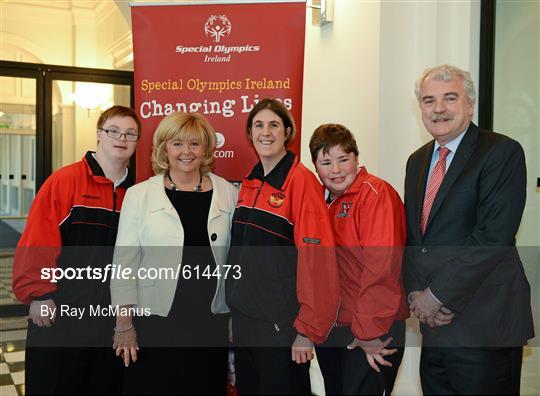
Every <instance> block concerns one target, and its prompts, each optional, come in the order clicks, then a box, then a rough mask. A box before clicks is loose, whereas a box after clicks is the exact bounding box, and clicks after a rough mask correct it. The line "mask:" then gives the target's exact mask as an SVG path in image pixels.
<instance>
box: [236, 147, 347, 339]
mask: <svg viewBox="0 0 540 396" xmlns="http://www.w3.org/2000/svg"><path fill="white" fill-rule="evenodd" d="M232 223H233V224H232V236H231V248H230V250H229V257H228V264H229V265H240V267H241V277H240V278H239V279H234V278H233V277H228V278H227V288H226V290H227V303H228V305H229V307H230V308H231V309H233V310H238V311H240V312H241V313H242V314H244V315H246V316H248V317H252V318H255V319H258V320H263V321H267V322H270V323H274V324H276V325H279V326H294V327H295V329H296V331H297V332H298V333H300V334H303V335H305V336H307V337H308V338H310V339H311V340H312V341H313V342H316V343H320V342H323V341H324V340H325V339H326V337H327V335H328V333H329V331H330V329H331V327H332V325H333V324H334V323H335V320H336V317H337V310H338V307H339V301H340V296H339V274H338V269H337V265H336V258H335V249H334V238H333V235H332V227H331V225H330V221H329V219H328V212H327V209H326V205H325V203H324V200H323V194H322V187H321V185H320V183H319V182H318V181H317V179H316V178H315V176H314V175H313V173H312V172H311V171H309V170H308V169H307V168H306V167H305V166H304V165H302V164H301V163H300V162H299V161H298V158H297V157H296V156H295V155H294V154H293V153H291V152H287V154H286V155H285V157H283V158H282V159H281V161H280V162H279V163H278V164H277V165H276V167H275V168H274V169H273V170H272V171H271V172H270V173H269V174H268V175H266V176H264V171H263V167H262V164H261V163H260V162H259V163H258V164H257V165H256V166H255V167H254V168H253V170H252V172H251V173H250V174H249V175H248V176H247V177H246V178H245V179H244V180H243V184H242V188H241V190H240V194H239V197H238V203H237V206H236V211H235V213H234V217H233V221H232Z"/></svg>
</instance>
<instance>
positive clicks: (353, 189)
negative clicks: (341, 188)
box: [343, 166, 369, 195]
mask: <svg viewBox="0 0 540 396" xmlns="http://www.w3.org/2000/svg"><path fill="white" fill-rule="evenodd" d="M368 176H369V173H368V171H367V169H366V167H365V166H361V167H360V169H359V170H358V173H357V174H356V179H354V181H353V182H352V184H351V186H350V187H349V188H348V189H347V191H345V193H344V194H343V195H345V194H356V193H357V192H359V191H360V188H361V187H362V183H363V182H364V181H365V180H366V179H367V177H368Z"/></svg>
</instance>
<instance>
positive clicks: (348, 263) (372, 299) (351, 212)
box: [328, 167, 409, 340]
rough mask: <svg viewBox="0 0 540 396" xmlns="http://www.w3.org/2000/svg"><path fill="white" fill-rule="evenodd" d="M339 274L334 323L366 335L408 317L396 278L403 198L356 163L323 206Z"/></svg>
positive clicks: (382, 331)
mask: <svg viewBox="0 0 540 396" xmlns="http://www.w3.org/2000/svg"><path fill="white" fill-rule="evenodd" d="M328 210H329V213H330V220H331V222H332V228H333V230H334V238H335V240H336V246H337V248H336V254H337V259H338V266H339V272H340V279H341V307H340V310H339V316H338V325H349V326H351V331H352V333H353V334H354V336H355V337H356V338H358V339H361V340H371V339H374V338H377V337H380V336H382V335H384V334H387V333H388V331H389V330H390V327H391V326H392V323H393V322H394V321H395V320H403V319H406V318H408V317H409V308H408V306H407V301H406V298H405V292H404V288H403V282H402V277H401V265H402V264H401V262H402V256H403V247H404V245H405V238H406V227H405V212H404V208H403V203H402V202H401V199H400V197H399V195H398V194H397V192H396V191H395V190H394V189H393V188H392V186H391V185H390V184H388V183H387V182H385V181H384V180H381V179H379V178H377V177H375V176H373V175H371V174H369V173H368V172H367V170H366V168H365V167H362V168H360V171H359V172H358V175H357V176H356V179H355V181H354V182H353V184H352V185H351V186H350V187H349V189H348V190H347V191H346V192H345V193H344V194H343V195H341V196H340V197H338V198H336V199H335V200H334V201H332V202H331V203H330V204H329V205H328Z"/></svg>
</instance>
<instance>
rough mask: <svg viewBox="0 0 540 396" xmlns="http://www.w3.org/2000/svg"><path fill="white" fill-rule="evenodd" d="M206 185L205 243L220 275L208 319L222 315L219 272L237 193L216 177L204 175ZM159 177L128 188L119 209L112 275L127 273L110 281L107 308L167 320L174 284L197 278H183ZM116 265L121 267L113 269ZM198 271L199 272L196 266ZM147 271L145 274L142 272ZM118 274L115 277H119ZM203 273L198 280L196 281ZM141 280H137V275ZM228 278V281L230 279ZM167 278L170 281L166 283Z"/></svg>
mask: <svg viewBox="0 0 540 396" xmlns="http://www.w3.org/2000/svg"><path fill="white" fill-rule="evenodd" d="M208 176H209V177H210V180H211V181H212V188H213V193H212V201H211V203H210V210H209V213H208V225H207V227H208V239H209V241H210V246H211V249H212V253H213V256H214V259H215V262H216V265H217V267H218V271H219V273H220V274H221V276H219V277H213V278H211V279H216V280H217V287H216V293H215V295H214V298H213V300H212V304H211V307H210V308H211V310H212V312H213V313H226V312H229V308H228V307H227V304H226V302H225V277H224V276H223V275H224V273H225V270H224V269H223V265H224V264H225V263H226V260H227V254H228V251H229V246H230V238H231V232H230V231H231V222H232V216H233V214H234V209H235V206H236V200H237V198H238V190H237V189H236V188H235V187H234V186H233V185H232V184H231V183H229V182H227V181H226V180H225V179H223V178H222V177H219V176H217V175H214V174H213V173H208ZM163 177H164V176H163V174H159V175H156V176H153V177H151V178H149V179H148V180H146V181H144V182H142V183H139V184H136V185H134V186H132V187H131V188H129V189H128V190H127V192H126V196H125V197H124V201H123V203H122V210H121V212H120V222H119V225H118V235H117V238H116V246H115V249H114V258H113V264H115V266H114V267H113V268H116V269H117V270H118V269H120V270H121V271H126V270H125V269H126V268H129V269H130V270H131V273H130V275H129V276H124V277H125V278H127V279H119V278H120V277H119V276H118V274H115V276H114V278H113V277H111V302H112V305H113V306H117V305H120V306H121V305H131V304H133V305H135V306H136V307H137V308H149V310H150V312H151V313H152V314H153V315H160V316H167V315H168V313H169V311H170V309H171V306H172V303H173V299H174V295H175V292H176V287H177V284H178V278H175V277H174V276H172V272H174V273H175V275H176V274H177V275H179V277H182V276H183V277H187V276H188V275H191V276H197V274H196V273H195V271H194V269H193V270H191V271H187V272H184V273H183V271H182V270H183V269H184V270H187V269H188V268H187V267H186V268H181V267H180V265H181V263H182V246H183V244H184V230H183V228H182V223H181V221H180V217H179V216H178V213H177V212H176V210H175V209H174V207H173V205H172V203H171V202H170V200H169V198H168V197H167V195H166V193H165V187H164V185H163ZM120 265H121V267H119V266H120ZM201 267H202V266H201ZM159 268H171V269H172V270H167V271H169V273H168V274H167V275H165V273H164V272H163V273H161V274H158V275H160V276H159V278H158V279H149V277H147V276H145V275H150V277H155V275H156V273H157V271H156V270H158V271H159ZM149 269H150V271H148V270H149ZM121 271H119V272H121ZM202 272H203V268H200V274H199V276H200V277H202ZM141 274H142V276H139V275H141ZM230 275H231V274H229V275H228V276H230ZM171 278H172V279H171Z"/></svg>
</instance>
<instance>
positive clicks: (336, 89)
mask: <svg viewBox="0 0 540 396" xmlns="http://www.w3.org/2000/svg"><path fill="white" fill-rule="evenodd" d="M311 12H312V10H311V9H309V8H308V11H307V15H306V50H305V62H304V93H303V112H302V146H301V147H302V149H301V150H302V160H303V161H304V163H305V164H306V165H307V166H309V167H311V169H312V170H313V169H314V168H313V166H312V163H311V158H310V154H309V138H310V137H311V134H312V132H313V131H314V129H315V128H316V127H317V126H319V125H320V124H323V123H340V124H343V125H345V126H347V127H348V128H349V129H350V130H351V131H352V132H353V133H354V134H355V136H356V139H357V141H358V146H359V150H360V161H361V162H362V163H363V164H365V165H366V166H367V168H368V169H369V170H370V171H371V172H373V173H378V166H379V156H378V147H379V138H378V134H379V133H378V131H379V117H378V113H379V100H380V95H379V73H380V67H379V66H380V61H379V45H378V43H379V41H380V33H379V32H380V23H379V17H380V4H379V2H378V1H369V2H368V1H366V2H350V1H337V2H335V6H334V22H333V23H331V24H328V25H326V26H323V27H319V26H313V25H312V23H311Z"/></svg>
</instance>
